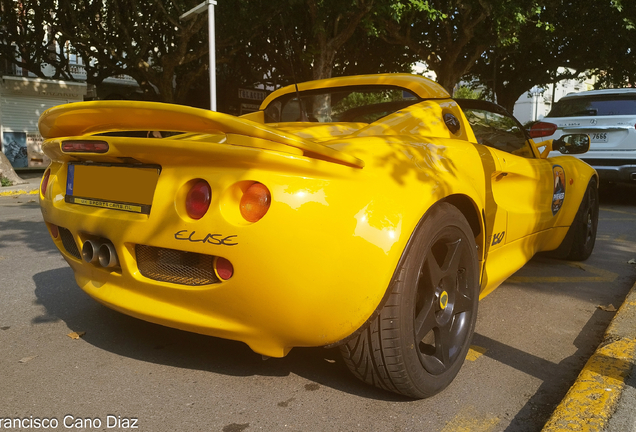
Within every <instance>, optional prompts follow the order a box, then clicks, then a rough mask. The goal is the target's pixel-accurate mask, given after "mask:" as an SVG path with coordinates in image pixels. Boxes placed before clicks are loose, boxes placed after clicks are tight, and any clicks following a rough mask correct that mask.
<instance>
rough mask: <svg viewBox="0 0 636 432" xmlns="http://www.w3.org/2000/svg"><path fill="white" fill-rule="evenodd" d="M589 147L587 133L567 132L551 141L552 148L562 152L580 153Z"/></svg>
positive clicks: (569, 153) (568, 153)
mask: <svg viewBox="0 0 636 432" xmlns="http://www.w3.org/2000/svg"><path fill="white" fill-rule="evenodd" d="M589 149H590V137H589V136H588V135H587V134H568V135H563V136H562V137H561V138H559V139H556V140H554V141H553V142H552V150H553V151H558V152H561V153H563V154H567V155H571V154H581V153H585V152H586V151H588V150H589Z"/></svg>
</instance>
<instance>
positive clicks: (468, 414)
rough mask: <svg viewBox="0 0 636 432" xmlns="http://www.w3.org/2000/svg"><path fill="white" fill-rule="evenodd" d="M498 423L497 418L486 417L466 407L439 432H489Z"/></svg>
mask: <svg viewBox="0 0 636 432" xmlns="http://www.w3.org/2000/svg"><path fill="white" fill-rule="evenodd" d="M498 423H499V419H498V418H496V417H494V418H491V417H486V416H485V415H484V413H483V412H482V411H478V410H477V409H476V408H475V407H472V406H468V407H466V408H462V410H461V411H460V412H459V414H457V415H456V416H455V418H454V419H452V420H451V421H449V422H448V423H446V426H444V428H443V429H442V431H441V432H491V431H492V430H494V429H495V426H497V424H498Z"/></svg>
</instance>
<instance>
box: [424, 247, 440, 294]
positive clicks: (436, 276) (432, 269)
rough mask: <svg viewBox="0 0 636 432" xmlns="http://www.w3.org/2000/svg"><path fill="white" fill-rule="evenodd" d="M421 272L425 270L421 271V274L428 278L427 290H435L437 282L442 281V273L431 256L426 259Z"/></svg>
mask: <svg viewBox="0 0 636 432" xmlns="http://www.w3.org/2000/svg"><path fill="white" fill-rule="evenodd" d="M423 270H426V271H423V274H425V275H426V276H428V278H429V282H430V287H429V288H431V289H434V288H436V287H437V286H438V285H439V281H440V280H442V277H443V272H442V269H441V268H440V266H439V264H437V260H436V259H435V257H434V256H433V254H431V255H429V257H428V258H427V259H426V262H425V263H424V268H423ZM426 273H428V274H426Z"/></svg>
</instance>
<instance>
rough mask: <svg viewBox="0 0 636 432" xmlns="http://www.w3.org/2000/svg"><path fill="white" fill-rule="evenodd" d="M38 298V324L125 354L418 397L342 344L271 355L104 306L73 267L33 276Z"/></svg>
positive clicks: (387, 396)
mask: <svg viewBox="0 0 636 432" xmlns="http://www.w3.org/2000/svg"><path fill="white" fill-rule="evenodd" d="M33 279H34V282H35V286H36V288H35V295H36V297H37V300H36V303H37V304H39V305H41V306H43V307H44V313H43V314H42V315H40V316H37V317H35V318H33V320H32V323H33V324H40V323H47V322H53V321H58V320H62V321H64V323H66V325H67V326H68V328H69V329H71V330H72V331H75V332H85V334H84V335H83V336H82V339H83V340H84V341H86V342H87V343H89V344H91V345H93V346H94V347H96V348H98V349H102V350H105V351H108V352H111V353H114V354H117V355H120V356H125V357H128V358H133V359H137V360H141V361H144V362H150V363H156V364H161V365H165V366H173V367H176V368H181V369H192V370H202V371H209V372H213V373H217V374H222V375H229V376H236V377H242V376H243V377H248V376H254V375H260V376H273V377H285V376H289V375H290V374H296V375H298V376H301V377H303V378H305V379H307V380H309V381H312V382H313V384H307V385H306V386H305V388H306V390H309V391H312V390H316V389H318V388H319V386H321V385H322V386H326V387H330V388H333V389H336V390H339V391H342V392H345V393H349V394H353V395H356V396H360V397H363V398H368V399H376V400H382V401H411V400H412V399H409V398H406V397H403V396H400V395H397V394H394V393H391V392H388V391H383V390H381V389H378V388H375V387H372V386H369V385H367V384H364V383H363V382H361V381H359V380H358V379H356V378H355V377H354V376H353V375H352V374H351V373H350V372H349V370H348V369H347V367H346V365H345V364H344V362H343V361H342V359H341V357H340V353H339V350H338V349H337V348H332V349H325V348H294V349H293V350H292V351H291V352H290V353H289V354H288V355H287V356H286V357H284V358H281V359H277V358H271V359H268V360H266V361H264V360H263V358H262V356H261V355H259V354H256V353H254V352H253V351H252V350H251V349H250V348H249V347H248V346H247V345H245V344H244V343H241V342H236V341H231V340H225V339H220V338H215V337H211V336H204V335H199V334H196V333H190V332H185V331H181V330H177V329H173V328H169V327H164V326H161V325H157V324H152V323H149V322H146V321H142V320H139V319H136V318H133V317H130V316H127V315H124V314H122V313H119V312H116V311H113V310H111V309H108V308H107V307H105V306H102V305H101V304H99V303H98V302H96V301H95V300H93V299H92V298H90V297H89V296H88V295H87V294H86V293H84V292H83V291H82V290H81V289H80V288H79V287H78V286H77V284H76V283H75V279H74V277H73V272H72V270H71V269H70V268H68V267H65V268H58V269H54V270H49V271H45V272H41V273H38V274H36V275H34V276H33Z"/></svg>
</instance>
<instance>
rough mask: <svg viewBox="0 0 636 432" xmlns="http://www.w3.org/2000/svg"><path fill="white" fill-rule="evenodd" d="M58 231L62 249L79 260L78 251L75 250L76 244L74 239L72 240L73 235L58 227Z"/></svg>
mask: <svg viewBox="0 0 636 432" xmlns="http://www.w3.org/2000/svg"><path fill="white" fill-rule="evenodd" d="M58 231H59V232H60V238H61V239H62V244H63V245H64V249H66V252H68V253H69V254H70V255H73V256H74V257H75V258H77V259H81V258H82V257H81V256H80V253H79V249H77V243H75V239H74V238H73V234H71V232H70V231H69V230H67V229H66V228H62V227H58Z"/></svg>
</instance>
